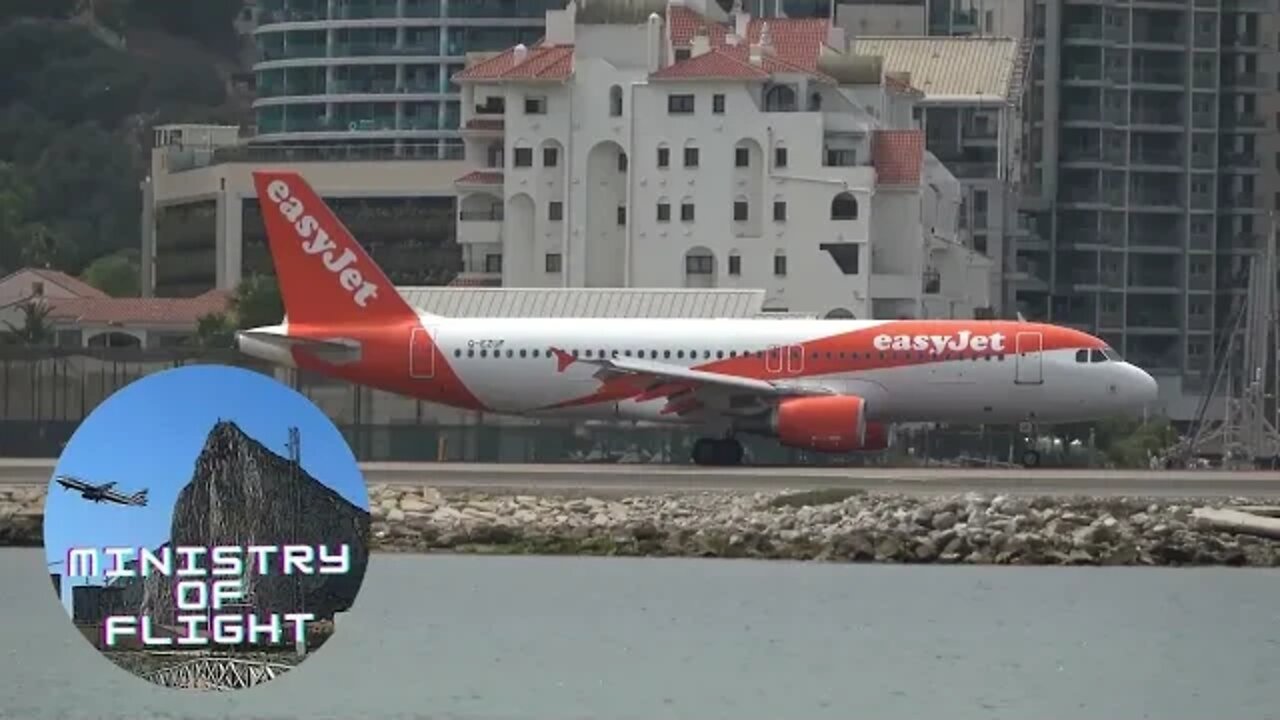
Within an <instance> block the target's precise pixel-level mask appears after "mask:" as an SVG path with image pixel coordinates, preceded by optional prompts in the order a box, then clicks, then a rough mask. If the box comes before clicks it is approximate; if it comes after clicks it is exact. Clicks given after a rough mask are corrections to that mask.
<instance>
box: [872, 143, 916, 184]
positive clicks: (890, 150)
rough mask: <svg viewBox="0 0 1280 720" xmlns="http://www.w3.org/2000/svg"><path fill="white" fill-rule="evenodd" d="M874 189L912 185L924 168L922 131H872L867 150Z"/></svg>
mask: <svg viewBox="0 0 1280 720" xmlns="http://www.w3.org/2000/svg"><path fill="white" fill-rule="evenodd" d="M871 159H872V164H873V165H875V168H876V183H877V184H878V185H916V186H918V185H919V184H920V176H921V173H922V172H923V168H924V131H923V130H876V131H875V135H874V138H873V140H872V147H871Z"/></svg>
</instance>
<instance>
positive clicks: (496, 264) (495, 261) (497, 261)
mask: <svg viewBox="0 0 1280 720" xmlns="http://www.w3.org/2000/svg"><path fill="white" fill-rule="evenodd" d="M484 271H485V272H487V273H500V272H502V255H501V254H500V253H490V254H488V255H485V256H484Z"/></svg>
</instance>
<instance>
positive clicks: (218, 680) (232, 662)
mask: <svg viewBox="0 0 1280 720" xmlns="http://www.w3.org/2000/svg"><path fill="white" fill-rule="evenodd" d="M293 667H294V666H293V665H290V664H288V663H281V662H270V661H266V660H241V659H238V658H229V657H202V658H196V659H194V660H187V661H186V662H181V663H178V664H176V665H170V666H169V667H166V668H161V669H160V670H156V671H154V672H151V673H147V674H146V675H143V678H144V679H146V680H150V681H151V682H153V683H155V684H157V685H161V686H164V687H172V688H191V689H203V690H240V689H244V688H249V687H253V686H255V685H261V684H262V683H265V682H268V681H270V680H274V679H275V678H276V677H278V676H279V675H282V674H284V673H286V672H288V671H290V670H292V669H293Z"/></svg>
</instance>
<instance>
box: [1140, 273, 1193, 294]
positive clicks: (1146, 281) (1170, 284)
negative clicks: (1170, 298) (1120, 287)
mask: <svg viewBox="0 0 1280 720" xmlns="http://www.w3.org/2000/svg"><path fill="white" fill-rule="evenodd" d="M1181 287H1182V283H1181V282H1179V281H1178V279H1177V278H1176V277H1174V274H1173V273H1165V272H1144V271H1142V270H1137V271H1134V272H1131V273H1129V283H1128V289H1129V291H1130V292H1178V291H1179V290H1181Z"/></svg>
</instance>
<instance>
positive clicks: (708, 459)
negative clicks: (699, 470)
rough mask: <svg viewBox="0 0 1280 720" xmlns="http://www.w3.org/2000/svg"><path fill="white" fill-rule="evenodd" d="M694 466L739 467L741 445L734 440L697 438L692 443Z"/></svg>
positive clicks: (740, 462)
mask: <svg viewBox="0 0 1280 720" xmlns="http://www.w3.org/2000/svg"><path fill="white" fill-rule="evenodd" d="M693 464H694V465H740V464H742V443H740V442H738V441H737V440H735V439H734V438H699V439H698V440H697V441H695V442H694V443H693Z"/></svg>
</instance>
